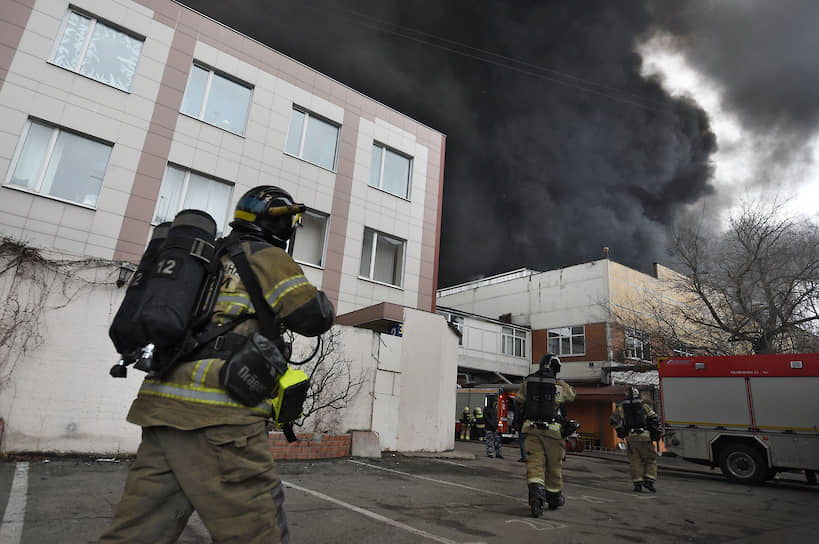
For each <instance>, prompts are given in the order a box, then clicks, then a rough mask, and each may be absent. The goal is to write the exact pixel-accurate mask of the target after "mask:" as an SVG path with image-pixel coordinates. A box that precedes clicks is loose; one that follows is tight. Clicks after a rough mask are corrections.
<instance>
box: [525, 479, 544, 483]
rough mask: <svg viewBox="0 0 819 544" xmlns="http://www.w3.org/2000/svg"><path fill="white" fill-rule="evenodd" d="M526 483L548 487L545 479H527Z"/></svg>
mask: <svg viewBox="0 0 819 544" xmlns="http://www.w3.org/2000/svg"><path fill="white" fill-rule="evenodd" d="M526 483H527V484H540V485H546V480H544V479H543V478H526Z"/></svg>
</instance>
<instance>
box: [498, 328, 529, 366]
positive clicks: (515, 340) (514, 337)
mask: <svg viewBox="0 0 819 544" xmlns="http://www.w3.org/2000/svg"><path fill="white" fill-rule="evenodd" d="M507 331H510V332H511V333H512V334H509V333H508V332H507ZM507 339H509V340H511V341H512V353H508V352H507V351H506V344H507ZM518 345H520V355H518V353H517V352H518ZM501 354H502V355H507V356H509V357H520V358H522V359H525V358H527V354H526V331H523V330H520V329H516V328H515V327H507V326H502V327H501Z"/></svg>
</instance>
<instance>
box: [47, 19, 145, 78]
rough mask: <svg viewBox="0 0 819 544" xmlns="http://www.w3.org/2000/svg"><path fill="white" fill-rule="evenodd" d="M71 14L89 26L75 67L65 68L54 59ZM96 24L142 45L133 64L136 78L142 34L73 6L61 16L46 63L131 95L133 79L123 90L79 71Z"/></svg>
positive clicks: (142, 39) (143, 40) (140, 56)
mask: <svg viewBox="0 0 819 544" xmlns="http://www.w3.org/2000/svg"><path fill="white" fill-rule="evenodd" d="M72 13H76V14H77V15H79V16H80V17H85V18H88V19H90V20H91V26H90V27H89V29H88V36H86V37H85V41H84V43H83V46H82V51H81V53H80V54H79V55H78V57H77V62H76V66H75V67H74V68H69V67H67V66H63V65H62V64H58V63H57V62H56V59H55V57H56V56H57V52H58V51H59V49H60V44H61V43H62V41H63V37H64V36H65V29H66V27H67V26H68V20H69V18H70V17H71V14H72ZM97 23H100V24H102V25H103V26H106V27H108V28H110V29H112V30H115V31H117V32H121V33H122V34H125V35H126V36H128V37H130V38H132V39H134V40H136V41H138V42H142V45H141V46H140V49H139V55H138V56H137V59H136V62H135V63H134V77H136V73H137V67H138V66H139V61H140V59H141V58H142V46H144V45H145V41H146V39H147V38H146V37H145V36H143V35H142V34H140V33H138V32H134V31H133V30H130V29H128V28H125V27H124V26H122V25H119V24H117V23H114V22H112V21H110V20H108V19H105V18H103V17H98V16H96V15H94V14H93V13H91V12H90V11H87V10H84V9H82V8H79V7H77V6H75V5H74V4H69V5H68V7H67V9H66V13H65V15H64V16H63V19H62V21H61V22H60V29H59V31H58V32H57V39H56V41H55V42H54V45H53V47H52V49H51V54H50V55H49V57H48V63H49V64H51V65H52V66H57V67H58V68H62V69H63V70H68V71H69V72H71V73H74V74H77V75H80V76H83V77H86V78H88V79H90V80H93V81H96V82H98V83H102V84H103V85H107V86H109V87H111V88H114V89H117V90H120V91H122V92H126V93H129V94H130V93H131V87H132V86H133V84H134V80H133V78H131V81H130V82H129V85H128V88H127V89H124V88H122V87H119V86H117V85H113V84H111V83H109V82H107V81H103V80H101V79H97V78H96V77H93V76H91V75H88V74H84V73H83V72H81V71H80V69H81V68H82V65H83V62H84V61H85V56H86V54H87V53H88V46H89V45H90V44H91V39H92V38H93V36H94V29H95V28H96V26H97Z"/></svg>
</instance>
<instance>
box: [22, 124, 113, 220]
mask: <svg viewBox="0 0 819 544" xmlns="http://www.w3.org/2000/svg"><path fill="white" fill-rule="evenodd" d="M22 142H23V145H22V146H20V148H19V150H18V153H17V154H16V157H15V161H14V166H13V168H11V169H10V170H9V171H10V172H11V175H10V176H9V177H8V179H7V180H6V184H7V185H11V186H16V187H21V188H23V189H27V190H29V191H32V192H35V193H40V194H43V195H48V196H52V197H55V198H60V199H63V200H67V201H69V202H75V203H77V204H82V205H85V206H91V207H96V205H97V197H99V194H100V188H102V180H103V179H104V178H105V170H106V169H107V168H108V159H109V157H110V156H111V149H112V147H113V146H112V145H111V144H107V143H102V142H98V141H96V140H92V139H91V138H88V137H85V136H81V135H79V134H76V133H74V132H69V131H67V130H65V129H61V128H58V127H55V126H51V125H46V124H44V123H40V122H37V121H32V120H29V121H28V122H27V123H26V126H25V129H24V130H23V136H22Z"/></svg>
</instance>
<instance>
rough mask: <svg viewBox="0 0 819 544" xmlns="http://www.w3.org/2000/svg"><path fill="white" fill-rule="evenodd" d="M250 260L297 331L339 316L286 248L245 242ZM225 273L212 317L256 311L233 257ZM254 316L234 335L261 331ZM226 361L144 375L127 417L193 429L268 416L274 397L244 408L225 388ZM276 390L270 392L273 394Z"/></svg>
mask: <svg viewBox="0 0 819 544" xmlns="http://www.w3.org/2000/svg"><path fill="white" fill-rule="evenodd" d="M242 248H243V249H244V251H245V254H246V255H247V256H248V262H249V263H250V266H251V269H252V270H253V273H254V275H255V276H256V278H257V280H258V281H259V287H260V288H261V291H262V293H263V294H264V296H265V299H266V301H267V302H268V304H270V306H271V307H272V308H273V310H274V311H275V312H276V313H277V314H278V316H279V317H280V318H281V319H282V321H283V322H285V323H287V324H288V325H289V324H290V323H289V322H288V318H289V319H290V321H291V322H292V323H293V325H294V326H293V327H290V328H293V329H294V330H297V332H301V331H299V330H298V328H299V327H304V328H308V329H309V331H310V332H314V333H315V334H321V333H323V332H324V331H326V330H328V329H329V328H330V327H331V326H332V324H333V319H334V317H335V314H334V310H333V308H332V304H330V303H329V301H328V300H327V297H326V295H325V294H324V293H322V292H321V291H318V290H317V289H316V288H315V287H314V286H313V285H312V284H310V282H309V281H307V278H305V277H304V271H303V270H302V269H301V267H300V266H299V265H298V263H296V262H295V261H294V260H293V259H292V258H291V257H290V256H289V255H288V254H287V253H285V252H284V251H283V250H281V249H279V248H277V247H274V246H271V245H269V244H266V243H262V242H258V241H252V242H242ZM222 265H223V266H222V267H223V270H224V272H225V276H224V279H223V281H222V284H221V286H220V290H219V295H218V297H217V303H216V306H215V308H214V315H213V318H212V321H213V322H215V323H217V324H226V323H230V322H231V321H233V320H234V319H235V318H236V317H238V316H240V315H242V314H244V313H247V312H252V311H253V304H252V303H251V302H250V297H249V296H248V294H247V290H246V289H245V287H244V285H243V284H242V281H241V278H240V277H239V275H238V273H237V271H236V267H235V265H234V264H233V262H232V261H231V260H230V258H229V257H227V256H224V257H222ZM258 328H259V323H258V321H257V320H256V319H254V318H251V319H248V320H246V321H244V322H243V323H241V324H239V325H238V326H236V327H235V328H234V329H232V330H231V332H232V333H236V334H240V335H243V336H248V335H249V334H251V333H252V332H254V331H256V330H258ZM224 364H225V361H224V360H223V359H202V360H198V361H186V362H182V363H179V364H177V365H176V366H175V367H174V368H173V369H172V370H171V371H170V372H169V373H168V375H167V376H165V377H163V379H162V380H155V379H147V378H146V379H145V380H144V381H143V383H142V387H140V390H139V393H138V395H137V398H136V399H135V400H134V402H133V404H132V405H131V410H130V411H129V413H128V421H129V422H131V423H134V424H137V425H141V426H143V427H145V426H157V425H161V426H168V427H173V428H176V429H183V430H190V429H199V428H202V427H208V426H212V425H241V424H247V423H254V422H256V421H259V420H260V419H265V418H267V417H269V415H270V413H271V408H272V400H271V399H267V400H265V401H263V402H262V403H260V404H258V405H256V406H245V405H243V404H241V403H239V402H237V401H235V400H233V399H232V398H231V397H230V396H228V394H227V393H226V392H225V390H224V389H223V388H222V386H221V384H220V380H219V374H220V371H221V370H222V367H223V366H224ZM273 396H275V391H271V397H273Z"/></svg>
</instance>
